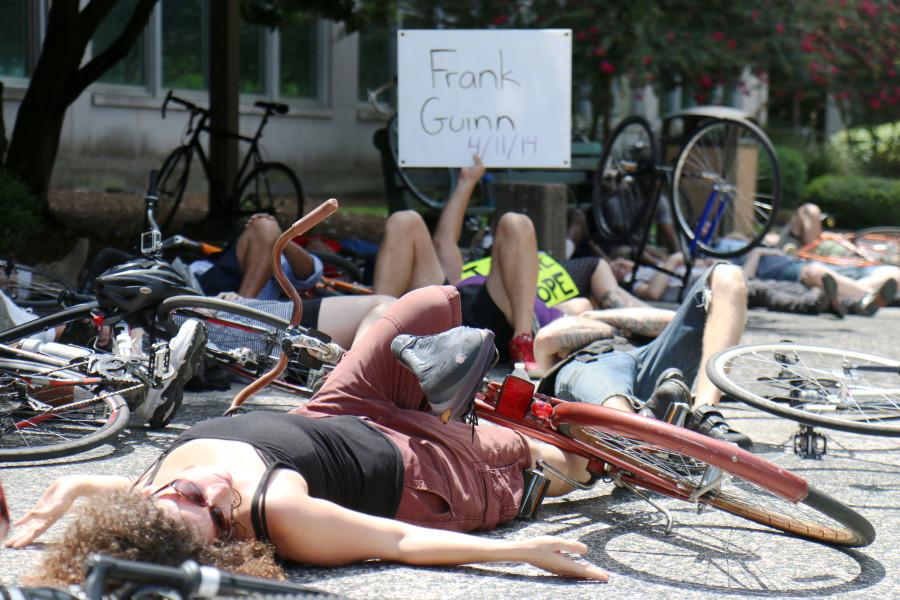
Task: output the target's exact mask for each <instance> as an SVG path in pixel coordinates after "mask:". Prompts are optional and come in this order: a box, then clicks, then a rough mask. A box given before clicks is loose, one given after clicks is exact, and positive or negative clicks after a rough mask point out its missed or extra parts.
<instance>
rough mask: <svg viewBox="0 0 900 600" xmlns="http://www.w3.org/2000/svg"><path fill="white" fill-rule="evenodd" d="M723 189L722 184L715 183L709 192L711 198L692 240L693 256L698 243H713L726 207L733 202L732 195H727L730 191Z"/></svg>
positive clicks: (707, 199) (708, 198)
mask: <svg viewBox="0 0 900 600" xmlns="http://www.w3.org/2000/svg"><path fill="white" fill-rule="evenodd" d="M723 187H724V186H723V184H721V183H714V184H713V188H712V191H710V192H709V196H708V197H707V198H706V204H705V205H704V206H703V214H702V215H701V216H700V220H699V221H698V222H697V225H696V227H694V239H692V240H691V243H690V246H689V248H690V251H691V254H692V255H693V254H694V252H695V251H696V249H697V244H698V243H700V242H703V243H704V244H707V245H708V244H709V243H710V241H712V238H713V234H714V233H715V231H716V229H717V228H718V227H719V223H720V222H721V220H722V215H723V214H724V213H725V206H726V205H727V204H728V203H729V201H730V200H731V195H730V194H729V193H727V192H728V190H725V189H723ZM713 211H715V216H714V217H713V219H712V221H711V222H709V221H708V219H709V216H710V213H711V212H713Z"/></svg>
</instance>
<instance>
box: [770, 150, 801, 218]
mask: <svg viewBox="0 0 900 600" xmlns="http://www.w3.org/2000/svg"><path fill="white" fill-rule="evenodd" d="M775 154H776V155H777V156H778V167H779V169H780V171H781V208H783V209H784V208H797V207H798V206H800V204H802V203H803V193H804V188H805V187H806V159H804V158H803V154H802V153H801V152H800V151H799V150H794V149H793V148H789V147H787V146H776V147H775Z"/></svg>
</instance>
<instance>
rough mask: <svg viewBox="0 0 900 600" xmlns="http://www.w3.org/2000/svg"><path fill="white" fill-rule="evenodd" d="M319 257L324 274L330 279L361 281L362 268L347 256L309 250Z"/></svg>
mask: <svg viewBox="0 0 900 600" xmlns="http://www.w3.org/2000/svg"><path fill="white" fill-rule="evenodd" d="M310 254H314V255H316V256H318V257H319V259H320V260H321V261H322V264H323V266H324V267H325V276H326V277H329V278H330V279H338V280H341V281H349V282H356V281H362V270H361V269H360V268H359V266H358V265H357V264H356V263H354V262H353V261H352V260H350V259H349V258H346V257H343V256H341V255H340V254H334V253H333V252H318V251H316V252H310Z"/></svg>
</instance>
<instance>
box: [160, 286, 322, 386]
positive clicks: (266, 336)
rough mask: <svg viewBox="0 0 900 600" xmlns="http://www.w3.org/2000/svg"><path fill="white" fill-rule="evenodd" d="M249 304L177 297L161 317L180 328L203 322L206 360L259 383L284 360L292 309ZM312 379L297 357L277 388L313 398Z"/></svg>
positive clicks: (284, 304)
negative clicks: (281, 345) (189, 322)
mask: <svg viewBox="0 0 900 600" xmlns="http://www.w3.org/2000/svg"><path fill="white" fill-rule="evenodd" d="M247 302H248V305H246V306H245V305H243V304H237V303H235V302H229V301H226V300H221V299H219V298H203V297H199V296H174V297H172V298H169V299H167V300H165V301H164V302H163V303H162V305H160V308H159V315H160V317H161V319H162V320H163V322H171V323H174V324H175V325H180V324H181V322H182V321H183V320H184V319H199V320H201V321H203V322H204V323H205V324H206V330H207V346H206V354H207V356H209V357H210V358H212V359H213V360H215V361H217V362H219V363H221V364H223V365H225V366H226V367H227V368H228V369H229V370H231V371H232V372H234V373H236V374H238V375H240V376H242V377H246V378H249V379H256V378H257V377H258V376H260V375H262V374H263V373H265V372H266V371H268V370H269V369H271V368H272V367H273V366H274V365H275V363H276V362H277V361H278V357H279V356H280V355H281V350H280V349H279V346H278V343H279V339H280V338H281V337H282V336H283V334H284V332H285V331H286V330H287V328H288V326H289V319H290V310H291V308H290V307H291V304H290V303H289V302H279V301H274V300H250V301H247ZM254 306H255V307H258V308H260V309H261V310H257V309H256V308H253V307H254ZM275 313H280V316H284V317H285V318H280V316H279V315H278V314H275ZM308 377H309V368H308V366H305V365H303V364H302V363H301V362H300V358H299V356H297V355H296V354H295V355H294V356H292V358H291V360H290V361H289V362H288V366H287V369H286V370H285V372H284V373H282V374H281V376H280V377H279V378H278V379H277V380H276V381H275V383H274V384H273V385H275V386H276V387H278V388H279V389H282V390H285V391H287V392H291V393H296V394H300V395H303V396H309V395H311V391H310V389H309V388H308V387H306V383H307V380H308Z"/></svg>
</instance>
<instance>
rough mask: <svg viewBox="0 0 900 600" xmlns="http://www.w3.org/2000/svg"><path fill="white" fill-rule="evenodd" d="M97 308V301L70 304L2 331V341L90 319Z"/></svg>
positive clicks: (0, 341)
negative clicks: (67, 306)
mask: <svg viewBox="0 0 900 600" xmlns="http://www.w3.org/2000/svg"><path fill="white" fill-rule="evenodd" d="M96 308H97V303H96V302H86V303H83V304H76V305H75V306H70V307H69V308H66V309H64V310H61V311H59V312H55V313H52V314H49V315H45V316H43V317H39V318H37V319H35V320H33V321H28V322H26V323H22V324H21V325H17V326H15V327H11V328H9V329H6V330H4V331H0V343H3V344H8V343H11V342H15V341H17V340H21V339H23V338H27V337H32V336H35V335H40V334H41V333H42V332H45V331H48V330H50V329H56V328H58V327H63V326H65V325H68V324H69V323H72V322H75V321H80V320H87V319H90V317H91V311H93V310H94V309H96ZM54 337H55V336H54ZM60 341H62V342H64V343H65V342H69V341H75V342H83V341H84V340H60ZM79 345H82V346H89V345H90V344H87V343H79Z"/></svg>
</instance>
